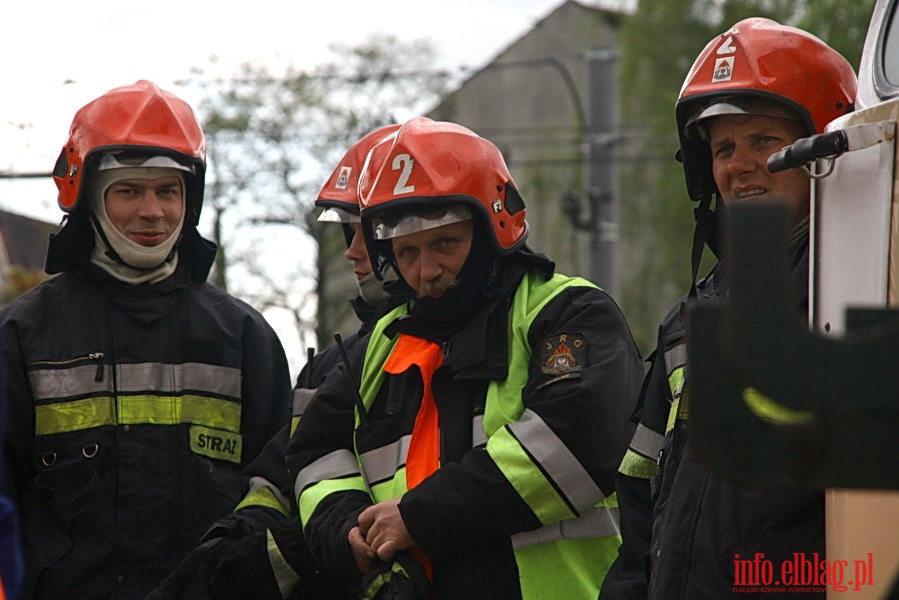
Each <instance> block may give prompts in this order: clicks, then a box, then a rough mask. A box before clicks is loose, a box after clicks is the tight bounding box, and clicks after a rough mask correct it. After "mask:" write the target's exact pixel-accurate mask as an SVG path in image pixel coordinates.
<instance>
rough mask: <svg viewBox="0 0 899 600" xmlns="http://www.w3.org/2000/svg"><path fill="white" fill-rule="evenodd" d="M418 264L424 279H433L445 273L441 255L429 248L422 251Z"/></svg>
mask: <svg viewBox="0 0 899 600" xmlns="http://www.w3.org/2000/svg"><path fill="white" fill-rule="evenodd" d="M418 266H419V276H420V277H421V280H422V281H433V280H434V279H437V278H438V277H440V276H441V275H442V274H443V266H442V265H441V264H440V255H439V254H437V253H436V252H432V251H430V250H427V249H425V250H423V251H422V253H421V256H420V258H419V265H418Z"/></svg>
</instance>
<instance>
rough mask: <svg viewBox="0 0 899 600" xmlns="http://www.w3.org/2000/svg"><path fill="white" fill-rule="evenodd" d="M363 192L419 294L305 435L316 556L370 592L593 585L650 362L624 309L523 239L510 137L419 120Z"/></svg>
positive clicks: (365, 176)
mask: <svg viewBox="0 0 899 600" xmlns="http://www.w3.org/2000/svg"><path fill="white" fill-rule="evenodd" d="M359 194H360V201H361V202H362V225H363V233H364V235H365V236H366V241H367V243H368V248H369V255H370V257H371V259H372V262H373V263H374V264H375V266H376V269H377V267H380V266H381V265H385V264H388V265H392V266H393V267H394V268H395V269H396V272H397V273H399V275H400V280H399V283H400V285H401V286H402V287H403V288H404V290H405V302H403V303H402V304H400V305H399V306H398V307H397V308H395V309H394V310H392V311H391V312H390V313H388V314H387V315H385V316H384V317H382V318H380V319H379V320H378V321H377V323H376V324H375V326H374V328H373V330H372V332H371V333H370V334H369V335H368V336H367V337H366V338H363V340H361V341H360V342H359V343H357V344H356V345H355V346H354V347H353V349H352V350H351V351H350V353H349V356H348V364H347V365H346V366H344V365H339V366H338V367H337V369H336V370H335V371H334V372H332V374H331V375H330V376H329V377H328V378H327V379H326V380H325V382H324V383H323V384H322V386H321V387H320V388H319V390H318V392H317V394H316V398H315V400H313V402H312V403H311V404H310V405H309V407H308V409H307V411H306V413H305V414H304V415H303V420H302V421H301V422H300V424H299V426H298V427H297V430H296V432H295V433H294V435H293V437H292V438H291V440H290V445H289V446H288V467H289V468H290V471H291V475H292V476H295V477H296V482H295V490H296V493H297V500H298V505H299V509H300V517H301V521H302V523H303V530H304V532H305V534H306V536H307V539H308V540H309V544H310V548H311V550H312V552H313V554H314V555H315V556H316V557H317V558H318V559H320V560H321V561H322V562H323V564H324V565H325V566H326V568H328V569H329V570H331V571H332V572H334V573H337V574H338V575H340V576H341V577H342V578H343V579H344V581H346V582H347V583H349V584H355V585H356V586H358V587H359V588H360V591H361V592H362V593H364V594H365V597H376V596H377V595H378V594H381V595H384V596H383V597H393V598H403V597H407V598H430V597H431V595H432V594H433V596H434V597H436V598H504V599H507V598H536V597H556V598H571V599H576V598H591V599H592V598H595V597H596V594H597V593H598V591H599V584H600V582H601V580H602V577H603V575H604V574H605V570H606V568H607V566H608V564H609V562H610V561H611V559H612V558H613V556H614V552H615V549H616V548H617V547H618V544H619V539H620V538H619V536H618V522H617V521H618V520H617V502H616V498H615V493H614V488H613V480H614V473H615V468H616V467H617V464H618V462H619V461H620V457H621V456H622V454H623V452H624V450H625V448H626V444H627V440H628V439H629V437H630V435H629V428H628V425H627V418H628V415H629V413H630V411H631V410H632V409H633V404H634V402H635V401H636V397H637V392H638V386H639V382H640V379H641V377H642V374H643V370H642V365H641V361H640V357H639V355H638V352H637V349H636V346H635V344H634V343H633V340H632V338H631V335H630V332H629V330H628V326H627V324H626V322H625V320H624V317H623V316H622V314H621V312H620V311H619V309H618V307H617V305H616V304H615V302H614V301H613V300H612V299H611V298H610V297H609V296H608V295H607V294H605V293H604V292H603V291H602V290H600V289H599V288H597V287H596V286H595V285H594V284H592V283H590V282H588V281H586V280H583V279H579V278H571V277H566V276H563V275H559V274H554V272H553V271H554V265H553V263H552V262H551V261H550V260H549V259H547V258H546V257H545V256H542V255H539V254H536V253H534V252H532V251H531V250H530V249H529V248H528V247H527V246H526V245H525V237H526V235H527V223H526V221H525V206H524V202H523V201H522V198H521V197H520V195H519V194H518V192H517V190H516V187H515V183H514V181H513V180H512V177H511V175H510V173H509V171H508V169H507V167H506V165H505V162H504V161H503V158H502V156H501V154H500V152H499V150H498V149H497V148H496V146H495V145H494V144H492V143H491V142H489V141H488V140H486V139H484V138H481V137H479V136H477V135H476V134H475V133H474V132H472V131H470V130H468V129H466V128H464V127H461V126H459V125H456V124H453V123H446V122H435V121H432V120H430V119H427V118H424V117H416V118H414V119H412V120H410V121H408V122H406V123H405V124H403V126H402V127H401V128H400V129H399V130H398V131H397V132H396V133H395V134H393V135H391V136H388V137H387V138H385V139H384V140H383V141H381V142H380V143H378V144H377V145H375V147H374V148H373V149H372V151H371V152H370V153H369V156H368V159H367V161H366V167H365V169H364V171H363V173H362V175H361V179H360V184H359ZM376 272H377V270H376Z"/></svg>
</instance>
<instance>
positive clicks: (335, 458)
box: [293, 448, 360, 498]
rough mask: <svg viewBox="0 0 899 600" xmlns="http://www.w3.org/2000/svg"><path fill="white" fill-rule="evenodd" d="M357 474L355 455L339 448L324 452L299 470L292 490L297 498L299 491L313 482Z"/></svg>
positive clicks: (357, 464)
mask: <svg viewBox="0 0 899 600" xmlns="http://www.w3.org/2000/svg"><path fill="white" fill-rule="evenodd" d="M359 474H360V471H359V463H358V462H357V461H356V455H355V454H353V452H352V451H350V450H346V449H343V448H341V449H340V450H335V451H333V452H331V453H329V454H325V455H324V456H322V457H321V458H319V459H318V460H315V461H313V462H312V463H310V464H309V465H307V466H306V467H305V468H304V469H303V470H302V471H300V472H299V474H298V475H297V480H296V482H294V490H293V491H294V494H296V497H297V498H299V497H300V492H302V491H303V490H304V489H306V487H307V486H310V485H312V484H313V483H317V482H319V481H324V480H326V479H336V478H338V477H351V476H353V475H359Z"/></svg>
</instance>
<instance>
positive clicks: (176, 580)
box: [146, 538, 234, 600]
mask: <svg viewBox="0 0 899 600" xmlns="http://www.w3.org/2000/svg"><path fill="white" fill-rule="evenodd" d="M233 541H234V540H230V539H228V538H215V539H212V540H209V541H208V542H204V543H203V544H201V545H199V546H197V547H196V548H194V549H193V550H191V551H190V552H189V553H188V554H187V556H185V557H184V558H183V559H181V562H180V563H178V566H177V567H175V568H174V569H173V570H172V572H171V573H169V575H168V577H166V578H165V579H163V580H162V582H161V583H160V584H159V585H157V586H156V587H155V588H153V590H152V591H151V592H150V593H149V594H148V595H147V598H146V600H211V597H210V596H209V595H208V594H207V593H206V584H205V581H204V578H203V570H204V568H205V567H206V566H207V565H209V564H215V563H216V562H217V561H218V557H219V556H220V555H221V554H222V553H223V552H224V551H225V550H227V548H228V545H229V542H233Z"/></svg>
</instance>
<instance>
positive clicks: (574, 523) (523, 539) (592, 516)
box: [512, 506, 621, 550]
mask: <svg viewBox="0 0 899 600" xmlns="http://www.w3.org/2000/svg"><path fill="white" fill-rule="evenodd" d="M618 519H619V516H618V508H617V507H612V508H610V507H606V506H600V507H597V508H594V509H592V510H590V511H589V512H586V513H584V514H583V515H581V516H580V517H577V518H576V519H565V520H563V521H557V522H555V523H550V524H549V525H544V526H543V527H540V528H539V529H534V530H533V531H525V532H522V533H516V534H514V535H513V536H512V547H513V548H515V549H516V550H517V549H519V548H525V547H527V546H534V545H536V544H544V543H546V542H552V541H556V540H570V539H584V538H592V537H611V536H615V535H621V527H620V526H619V525H618Z"/></svg>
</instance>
